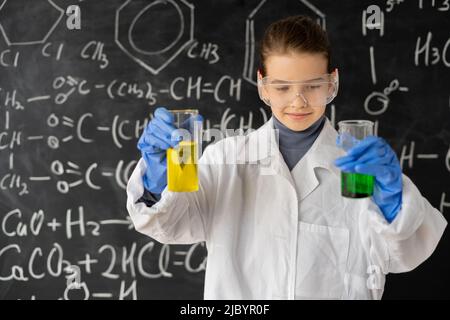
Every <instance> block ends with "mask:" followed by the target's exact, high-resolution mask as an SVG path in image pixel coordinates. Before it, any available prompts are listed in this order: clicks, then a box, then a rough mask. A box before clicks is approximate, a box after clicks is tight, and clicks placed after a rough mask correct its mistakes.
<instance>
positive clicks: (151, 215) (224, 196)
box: [127, 16, 447, 299]
mask: <svg viewBox="0 0 450 320" xmlns="http://www.w3.org/2000/svg"><path fill="white" fill-rule="evenodd" d="M330 59H331V55H330V45H329V42H328V39H327V35H326V33H325V32H324V31H323V30H322V29H321V28H320V26H318V25H317V24H316V23H315V22H314V21H312V20H311V19H309V18H307V17H304V16H294V17H288V18H286V19H283V20H280V21H276V22H274V23H273V24H271V25H270V26H269V27H268V29H267V30H266V32H265V35H264V38H263V40H262V45H261V62H262V65H261V68H260V70H259V71H258V74H257V77H258V89H259V94H260V97H261V99H262V100H263V101H264V103H266V104H267V105H268V106H270V108H271V110H272V117H271V118H270V120H269V121H268V122H266V123H265V124H264V125H263V126H261V127H260V128H259V129H258V130H256V131H254V132H251V133H249V134H248V135H246V136H235V137H228V138H225V139H222V140H220V141H219V142H217V143H214V144H212V145H209V146H208V147H207V148H206V149H205V151H204V152H203V155H202V157H201V158H200V160H199V164H198V175H199V181H200V182H199V190H198V191H197V192H172V191H169V190H168V189H167V187H166V186H167V180H166V163H167V161H166V159H165V154H166V149H167V148H169V147H171V146H172V147H173V146H175V145H176V142H175V141H173V140H171V133H172V132H173V130H175V127H174V126H173V117H172V115H171V114H170V113H169V112H168V111H167V110H166V109H165V108H158V109H157V110H156V111H155V114H154V118H153V120H152V121H150V123H149V125H148V126H147V128H146V129H145V130H144V133H143V134H142V137H141V138H140V140H139V143H138V148H139V149H140V150H141V153H142V158H141V159H140V161H139V163H138V164H137V166H136V168H135V170H134V172H133V174H132V176H131V178H130V180H129V183H128V187H127V194H128V200H127V209H128V212H129V214H130V216H131V218H132V220H133V223H134V225H135V228H136V230H138V231H139V232H141V233H143V234H146V235H148V236H150V237H152V238H153V239H155V240H157V241H159V242H161V243H169V244H191V243H195V242H199V241H205V242H206V246H207V250H208V262H207V267H206V276H205V288H204V297H205V299H380V298H381V296H382V293H383V288H384V280H385V275H386V274H387V273H389V272H394V273H397V272H407V271H410V270H412V269H414V268H416V267H417V266H418V265H419V264H421V263H422V262H423V261H424V260H425V259H427V258H428V257H429V256H430V255H431V254H432V252H433V251H434V249H435V248H436V245H437V244H438V242H439V239H440V238H441V236H442V234H443V232H444V229H445V227H446V225H447V222H446V220H445V219H444V218H443V216H442V215H441V213H440V212H439V211H438V210H436V209H435V208H433V207H432V206H431V205H430V203H429V202H428V201H427V200H426V199H425V198H424V197H422V195H421V194H420V192H419V190H418V189H417V188H416V186H415V185H414V184H413V183H412V182H411V180H410V179H409V178H408V177H406V176H405V175H402V173H401V169H400V165H399V162H398V159H397V157H396V155H395V153H394V151H393V150H392V149H391V147H390V146H389V145H388V144H387V142H386V141H384V140H383V139H382V138H378V137H369V138H366V139H365V140H363V141H362V142H360V143H359V144H358V145H357V146H356V147H354V148H353V149H351V150H350V151H348V153H344V152H343V151H342V149H340V148H339V147H338V146H336V139H337V132H336V130H335V129H334V128H333V127H332V125H331V124H330V122H329V120H328V119H327V118H326V117H325V116H324V112H325V107H326V104H327V103H329V102H331V100H332V99H333V98H334V97H335V95H336V93H337V89H338V73H337V70H332V69H331V67H330V66H331V63H330ZM230 159H231V160H232V161H230ZM341 170H344V171H350V172H358V173H365V174H370V175H373V176H375V190H374V195H373V197H371V198H364V199H357V200H355V199H349V198H344V197H342V196H341V193H340V172H341Z"/></svg>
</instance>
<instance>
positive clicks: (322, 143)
mask: <svg viewBox="0 0 450 320" xmlns="http://www.w3.org/2000/svg"><path fill="white" fill-rule="evenodd" d="M336 137H337V132H336V130H335V129H334V128H333V126H332V125H331V123H330V121H329V119H328V118H327V119H326V121H325V124H324V126H323V128H322V131H321V132H320V134H319V136H318V137H317V139H316V141H314V143H313V145H312V146H311V148H310V149H309V150H308V152H307V153H306V154H305V155H304V156H303V157H302V159H300V161H299V163H297V164H296V166H295V167H294V168H293V169H292V173H293V174H294V173H295V172H296V171H297V170H296V169H298V168H297V167H298V166H304V165H305V164H306V165H307V166H308V167H310V168H312V169H314V168H317V167H321V168H324V169H326V170H328V171H330V172H331V173H332V174H334V175H336V176H339V175H340V171H339V169H338V168H336V167H335V166H334V164H333V161H334V160H335V159H336V158H338V157H340V156H342V155H344V152H343V151H342V150H341V149H340V148H338V147H337V146H336ZM248 139H249V140H248V143H249V144H250V145H252V146H257V149H256V152H251V153H250V154H249V157H248V159H249V161H250V162H258V163H260V164H262V165H265V166H267V165H270V167H271V168H272V169H273V170H274V171H275V173H278V174H281V175H283V176H285V177H286V178H287V179H288V180H290V181H292V176H291V172H290V171H289V169H288V167H287V165H286V163H285V161H284V159H283V156H282V155H281V153H280V150H279V144H278V137H277V132H276V131H275V127H274V124H273V117H271V118H270V119H269V120H268V121H267V122H266V123H265V124H264V125H263V126H261V127H260V128H259V129H258V130H256V131H254V132H252V133H250V135H249V138H248ZM311 172H313V170H311ZM303 174H305V172H303Z"/></svg>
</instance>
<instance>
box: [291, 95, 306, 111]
mask: <svg viewBox="0 0 450 320" xmlns="http://www.w3.org/2000/svg"><path fill="white" fill-rule="evenodd" d="M299 97H300V98H301V99H297V98H299ZM297 101H298V102H297ZM292 105H293V106H295V107H297V106H298V107H300V108H306V107H307V106H308V100H306V98H305V96H304V95H303V94H302V93H301V92H299V93H297V94H296V95H295V99H294V101H292Z"/></svg>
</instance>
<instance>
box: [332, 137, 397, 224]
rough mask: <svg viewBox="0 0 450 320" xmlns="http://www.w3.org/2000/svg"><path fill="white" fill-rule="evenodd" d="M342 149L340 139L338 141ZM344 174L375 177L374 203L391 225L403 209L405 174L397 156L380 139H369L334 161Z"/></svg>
mask: <svg viewBox="0 0 450 320" xmlns="http://www.w3.org/2000/svg"><path fill="white" fill-rule="evenodd" d="M336 143H337V145H338V146H340V139H339V137H338V139H337V141H336ZM334 164H335V165H336V166H337V167H339V169H341V170H342V171H345V172H353V173H361V174H368V175H372V176H375V186H374V192H373V200H374V201H375V203H376V204H377V205H378V207H379V208H380V209H381V211H382V213H383V215H384V217H385V218H386V220H387V221H388V222H389V223H391V222H392V221H393V220H394V218H395V216H396V215H397V213H398V212H399V211H400V208H401V205H402V170H401V168H400V163H399V161H398V158H397V155H396V154H395V152H394V150H392V148H391V147H390V146H389V144H388V143H387V142H386V141H385V140H384V139H383V138H380V137H375V136H369V137H367V138H365V139H363V140H361V141H360V142H359V143H358V144H357V145H355V146H354V147H352V148H350V149H349V150H348V151H347V155H346V156H344V157H341V158H338V159H336V160H335V162H334Z"/></svg>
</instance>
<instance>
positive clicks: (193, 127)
mask: <svg viewBox="0 0 450 320" xmlns="http://www.w3.org/2000/svg"><path fill="white" fill-rule="evenodd" d="M169 111H170V112H171V113H172V114H173V115H174V126H175V128H176V130H175V131H174V132H173V133H172V139H176V140H180V142H179V143H178V145H177V146H176V147H174V148H169V149H167V188H168V190H169V191H174V192H194V191H198V188H199V181H198V167H197V163H198V159H199V158H200V153H201V149H202V145H201V143H202V140H201V135H202V122H201V121H198V120H197V115H198V110H196V109H185V110H169Z"/></svg>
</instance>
